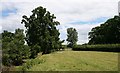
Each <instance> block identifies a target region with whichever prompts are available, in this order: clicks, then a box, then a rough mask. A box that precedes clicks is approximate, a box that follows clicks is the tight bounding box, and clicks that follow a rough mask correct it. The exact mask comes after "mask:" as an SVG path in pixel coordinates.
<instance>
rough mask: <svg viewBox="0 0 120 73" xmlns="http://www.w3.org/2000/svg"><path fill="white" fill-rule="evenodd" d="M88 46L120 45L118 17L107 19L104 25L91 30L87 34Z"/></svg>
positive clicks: (119, 18)
mask: <svg viewBox="0 0 120 73" xmlns="http://www.w3.org/2000/svg"><path fill="white" fill-rule="evenodd" d="M89 39H90V40H89V44H116V43H120V17H119V16H114V18H111V19H108V20H107V21H106V22H105V23H104V24H101V25H100V26H97V27H95V28H92V30H91V32H89Z"/></svg>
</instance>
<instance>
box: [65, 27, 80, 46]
mask: <svg viewBox="0 0 120 73" xmlns="http://www.w3.org/2000/svg"><path fill="white" fill-rule="evenodd" d="M66 40H67V41H68V47H71V48H72V47H73V46H74V45H75V44H76V43H77V41H78V33H77V31H76V29H75V28H68V29H67V39H66Z"/></svg>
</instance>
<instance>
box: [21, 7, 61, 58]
mask: <svg viewBox="0 0 120 73" xmlns="http://www.w3.org/2000/svg"><path fill="white" fill-rule="evenodd" d="M55 19H56V17H55V16H54V14H50V12H49V11H46V8H43V7H41V6H40V7H37V8H35V9H34V10H33V11H32V15H30V17H27V16H26V15H24V16H23V19H22V22H21V23H24V24H25V27H26V29H27V30H26V41H27V44H28V45H29V46H30V47H31V51H33V52H32V53H31V54H32V56H31V58H33V57H35V55H37V53H38V52H40V51H41V52H43V54H45V53H50V52H51V50H53V49H59V48H60V45H61V41H60V38H59V35H60V33H59V31H58V29H57V28H56V26H57V25H59V24H60V23H59V22H58V21H55ZM34 45H37V46H39V48H40V50H38V49H36V47H35V46H34ZM37 48H38V47H37Z"/></svg>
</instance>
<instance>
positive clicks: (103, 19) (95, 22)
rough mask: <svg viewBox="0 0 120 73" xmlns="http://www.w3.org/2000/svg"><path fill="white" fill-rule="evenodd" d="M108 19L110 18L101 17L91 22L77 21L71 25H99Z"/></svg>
mask: <svg viewBox="0 0 120 73" xmlns="http://www.w3.org/2000/svg"><path fill="white" fill-rule="evenodd" d="M108 18H109V17H100V18H97V19H95V20H91V21H76V22H71V23H70V24H97V23H101V22H105V21H106V20H108Z"/></svg>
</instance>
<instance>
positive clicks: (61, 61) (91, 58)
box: [28, 50, 118, 71]
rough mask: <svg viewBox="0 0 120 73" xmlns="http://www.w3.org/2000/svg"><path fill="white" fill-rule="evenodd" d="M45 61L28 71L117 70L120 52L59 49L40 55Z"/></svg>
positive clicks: (39, 57)
mask: <svg viewBox="0 0 120 73" xmlns="http://www.w3.org/2000/svg"><path fill="white" fill-rule="evenodd" d="M37 59H40V60H43V61H44V62H43V63H40V64H36V65H33V66H32V67H31V68H30V69H28V71H117V70H118V53H113V52H92V51H71V50H67V51H57V52H54V53H51V54H46V55H42V56H38V57H37Z"/></svg>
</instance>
